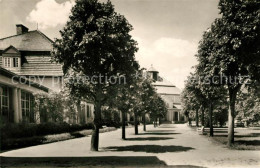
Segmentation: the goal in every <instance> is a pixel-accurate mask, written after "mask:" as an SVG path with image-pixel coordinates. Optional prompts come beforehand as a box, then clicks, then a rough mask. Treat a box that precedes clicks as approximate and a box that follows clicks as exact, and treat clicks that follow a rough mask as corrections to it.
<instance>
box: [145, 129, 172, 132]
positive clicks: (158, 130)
mask: <svg viewBox="0 0 260 168" xmlns="http://www.w3.org/2000/svg"><path fill="white" fill-rule="evenodd" d="M172 131H175V130H160V129H157V130H148V131H146V132H172Z"/></svg>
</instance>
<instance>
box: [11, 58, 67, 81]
mask: <svg viewBox="0 0 260 168" xmlns="http://www.w3.org/2000/svg"><path fill="white" fill-rule="evenodd" d="M25 59H26V62H25V63H24V64H23V66H22V67H21V69H20V70H19V71H17V72H16V73H17V74H19V75H39V76H63V71H62V65H61V64H57V63H54V62H51V57H50V56H41V55H37V56H26V57H25Z"/></svg>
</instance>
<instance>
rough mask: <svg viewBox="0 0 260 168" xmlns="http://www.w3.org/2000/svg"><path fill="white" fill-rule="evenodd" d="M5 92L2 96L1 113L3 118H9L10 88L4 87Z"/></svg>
mask: <svg viewBox="0 0 260 168" xmlns="http://www.w3.org/2000/svg"><path fill="white" fill-rule="evenodd" d="M2 89H3V92H2V95H1V97H0V98H1V109H2V110H1V111H2V114H1V115H3V116H8V113H9V91H8V87H2Z"/></svg>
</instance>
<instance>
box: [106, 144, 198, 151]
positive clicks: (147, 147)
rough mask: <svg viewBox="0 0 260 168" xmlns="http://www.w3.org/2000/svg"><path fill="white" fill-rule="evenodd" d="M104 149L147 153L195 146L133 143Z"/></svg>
mask: <svg viewBox="0 0 260 168" xmlns="http://www.w3.org/2000/svg"><path fill="white" fill-rule="evenodd" d="M104 149H108V150H111V151H133V152H147V153H166V152H185V151H188V150H191V149H194V148H191V147H183V146H173V145H172V146H161V145H131V146H111V147H107V148H104Z"/></svg>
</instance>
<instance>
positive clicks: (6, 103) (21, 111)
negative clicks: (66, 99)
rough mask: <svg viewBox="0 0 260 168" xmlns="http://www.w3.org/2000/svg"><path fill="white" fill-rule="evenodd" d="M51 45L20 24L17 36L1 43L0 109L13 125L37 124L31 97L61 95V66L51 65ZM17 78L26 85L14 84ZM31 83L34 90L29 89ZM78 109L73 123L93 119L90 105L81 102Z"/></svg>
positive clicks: (4, 39)
mask: <svg viewBox="0 0 260 168" xmlns="http://www.w3.org/2000/svg"><path fill="white" fill-rule="evenodd" d="M52 44H53V41H52V40H51V39H49V38H48V37H47V36H46V35H44V34H43V33H42V32H40V31H39V30H33V31H29V30H28V28H27V27H25V26H24V25H21V24H17V25H16V35H13V36H9V37H6V38H2V39H0V68H1V69H0V71H1V73H0V77H1V78H0V91H1V92H0V109H1V116H6V115H7V114H8V116H14V117H8V118H9V119H8V120H9V121H10V122H16V123H18V122H22V121H27V122H35V113H34V112H33V96H32V93H36V92H49V91H54V92H59V91H61V89H62V84H63V71H62V65H60V64H57V63H54V62H52V61H51V53H50V52H51V50H52ZM14 76H18V77H24V78H26V81H27V84H26V83H25V84H22V81H20V80H18V81H16V82H12V79H13V78H14ZM15 79H17V78H15ZM10 80H11V81H10ZM28 81H30V82H31V83H34V84H33V86H30V87H29V85H28ZM77 109H79V110H78V113H79V114H78V115H77V118H76V121H73V123H79V122H80V121H83V122H85V121H87V118H88V117H89V116H93V109H94V106H93V104H91V103H85V102H82V103H81V107H80V108H79V107H78V108H77ZM17 116H19V117H17ZM33 116H34V117H33ZM4 118H6V117H4ZM28 118H30V119H28Z"/></svg>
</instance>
